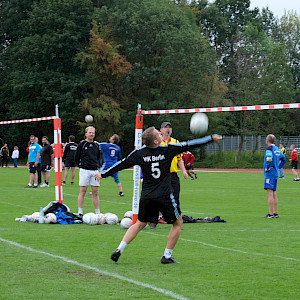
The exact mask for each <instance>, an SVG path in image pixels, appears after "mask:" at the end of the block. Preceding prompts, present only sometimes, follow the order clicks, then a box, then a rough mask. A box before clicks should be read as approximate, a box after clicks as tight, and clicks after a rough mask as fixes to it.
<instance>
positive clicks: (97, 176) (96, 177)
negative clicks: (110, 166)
mask: <svg viewBox="0 0 300 300" xmlns="http://www.w3.org/2000/svg"><path fill="white" fill-rule="evenodd" d="M101 178H102V176H101V173H97V174H95V179H96V180H98V181H100V179H101Z"/></svg>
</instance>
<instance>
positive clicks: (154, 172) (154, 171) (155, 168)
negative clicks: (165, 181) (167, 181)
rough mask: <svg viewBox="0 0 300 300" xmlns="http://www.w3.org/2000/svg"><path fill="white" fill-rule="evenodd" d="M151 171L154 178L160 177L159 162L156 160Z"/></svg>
mask: <svg viewBox="0 0 300 300" xmlns="http://www.w3.org/2000/svg"><path fill="white" fill-rule="evenodd" d="M151 172H152V176H153V178H155V179H157V178H159V177H160V174H161V171H160V169H159V163H158V162H155V163H152V164H151Z"/></svg>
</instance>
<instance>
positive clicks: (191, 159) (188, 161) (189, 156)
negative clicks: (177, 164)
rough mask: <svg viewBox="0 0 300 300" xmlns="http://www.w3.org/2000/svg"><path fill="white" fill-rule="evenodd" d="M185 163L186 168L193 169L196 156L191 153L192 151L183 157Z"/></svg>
mask: <svg viewBox="0 0 300 300" xmlns="http://www.w3.org/2000/svg"><path fill="white" fill-rule="evenodd" d="M182 159H183V161H184V165H185V166H186V167H191V166H193V165H194V160H195V156H194V155H193V153H191V152H190V151H188V152H183V157H182Z"/></svg>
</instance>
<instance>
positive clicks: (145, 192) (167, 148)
mask: <svg viewBox="0 0 300 300" xmlns="http://www.w3.org/2000/svg"><path fill="white" fill-rule="evenodd" d="M221 139H222V137H220V136H219V135H213V136H206V137H204V138H200V139H195V140H191V141H187V142H182V143H177V144H168V145H164V146H161V145H160V143H161V142H162V135H161V133H160V132H159V131H158V130H156V129H155V128H154V127H150V128H148V129H146V130H145V131H144V133H143V135H142V141H143V144H144V145H145V146H143V147H142V148H140V149H138V150H134V151H133V152H131V153H130V154H129V155H128V156H127V157H126V158H124V159H122V160H121V161H119V162H117V163H116V164H115V165H113V166H112V167H111V168H110V169H107V170H105V171H103V172H102V173H98V174H96V175H95V178H96V179H97V180H100V179H101V178H106V177H108V176H110V175H111V174H114V173H116V172H118V171H120V170H123V169H127V168H130V167H132V166H134V165H139V166H140V167H141V168H142V172H143V185H142V193H141V199H140V206H139V214H138V220H137V222H136V223H135V224H134V225H132V226H131V227H130V228H129V229H128V230H127V232H126V233H125V235H124V237H123V240H122V242H121V243H120V245H119V247H118V248H117V249H116V250H115V251H114V252H113V254H112V255H111V259H112V260H113V261H115V262H117V261H118V259H119V257H120V255H121V253H122V252H123V250H124V248H125V247H126V246H127V244H129V243H130V242H131V241H132V240H133V239H134V238H135V237H136V236H137V234H138V233H139V231H140V230H142V229H143V228H144V227H145V226H146V225H147V222H149V221H150V220H152V219H155V218H157V217H158V212H159V211H161V212H162V213H163V215H164V217H165V220H166V221H167V223H169V224H172V225H173V226H172V228H171V230H170V234H169V237H168V242H167V247H166V249H165V252H164V256H163V257H162V259H161V263H162V264H169V263H176V261H175V259H174V258H173V256H172V251H173V249H174V247H175V245H176V243H177V241H178V238H179V236H180V232H181V228H182V218H181V211H180V209H179V207H178V206H177V204H176V201H175V199H174V196H173V194H172V190H171V175H170V166H171V162H172V159H173V157H174V156H175V155H177V154H179V153H182V152H184V151H187V150H189V149H191V148H194V147H197V146H199V145H202V144H206V143H209V142H212V141H214V142H219V141H220V140H221Z"/></svg>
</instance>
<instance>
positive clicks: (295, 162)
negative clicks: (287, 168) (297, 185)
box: [290, 145, 299, 181]
mask: <svg viewBox="0 0 300 300" xmlns="http://www.w3.org/2000/svg"><path fill="white" fill-rule="evenodd" d="M290 149H291V151H292V152H291V157H290V164H291V165H292V172H293V174H294V181H299V176H298V174H297V171H296V170H297V169H298V151H297V150H296V149H295V145H291V147H290Z"/></svg>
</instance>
